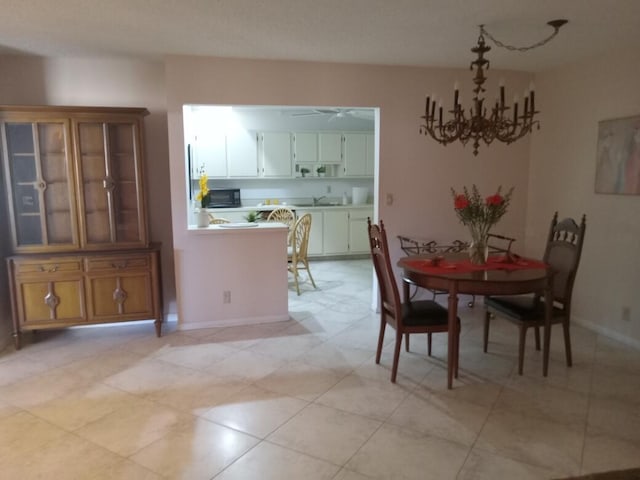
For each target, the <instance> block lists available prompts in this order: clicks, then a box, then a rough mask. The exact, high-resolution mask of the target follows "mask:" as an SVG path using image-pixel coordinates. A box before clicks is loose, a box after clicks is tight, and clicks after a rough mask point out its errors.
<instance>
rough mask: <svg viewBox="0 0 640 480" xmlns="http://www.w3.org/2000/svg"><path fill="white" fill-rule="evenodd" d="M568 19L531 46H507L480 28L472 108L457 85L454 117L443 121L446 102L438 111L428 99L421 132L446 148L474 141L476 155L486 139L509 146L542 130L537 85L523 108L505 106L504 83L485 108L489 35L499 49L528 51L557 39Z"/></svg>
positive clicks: (553, 24) (526, 96)
mask: <svg viewBox="0 0 640 480" xmlns="http://www.w3.org/2000/svg"><path fill="white" fill-rule="evenodd" d="M565 23H567V20H552V21H550V22H548V23H547V25H549V26H551V27H553V33H552V34H551V35H550V36H549V37H547V38H546V39H544V40H541V41H539V42H537V43H535V44H533V45H531V46H527V47H514V46H512V45H505V44H504V43H502V42H499V41H498V40H496V39H495V38H493V37H492V36H491V35H490V34H489V33H488V32H487V31H486V30H485V28H484V25H480V27H479V28H480V36H479V37H478V44H477V45H476V46H475V47H473V48H472V49H471V51H472V52H473V53H475V54H476V55H477V56H478V58H476V59H475V60H474V61H473V62H471V66H470V67H469V69H470V70H473V69H474V68H475V69H476V70H475V76H474V77H473V83H474V84H475V88H474V89H473V93H474V96H473V98H472V102H471V107H470V108H469V109H468V110H467V111H465V109H464V107H463V106H462V98H461V96H460V95H459V93H458V83H457V82H456V83H455V84H454V94H453V109H452V110H449V112H448V113H449V114H450V115H451V118H450V119H449V120H446V119H443V112H442V102H439V106H438V108H437V112H436V99H435V98H431V97H427V100H426V104H425V108H424V115H423V116H422V117H420V118H421V119H423V120H424V123H423V124H422V125H420V133H422V134H424V135H430V136H431V137H432V138H433V139H434V140H435V141H437V142H438V143H441V144H442V145H447V144H449V143H451V142H454V141H456V140H460V142H462V144H463V145H466V144H467V142H468V141H469V140H473V154H474V155H477V154H478V147H479V146H480V141H481V140H482V141H483V142H484V143H485V144H486V145H489V144H491V142H493V141H494V140H499V141H500V142H504V143H506V144H510V143H512V142H515V141H516V140H518V139H520V138H522V137H524V136H525V135H526V134H527V133H530V132H531V131H532V130H533V127H534V126H535V127H536V128H540V123H539V122H538V120H536V115H537V114H538V113H540V112H539V111H537V110H536V104H535V92H534V89H533V84H532V85H531V86H530V88H529V90H528V91H525V94H524V99H523V105H522V108H521V107H520V104H519V101H518V97H517V96H516V97H515V98H514V101H513V106H512V107H509V106H507V105H505V101H504V84H503V82H502V81H500V85H499V90H500V91H499V96H498V98H496V100H495V102H494V104H493V105H491V106H489V105H485V97H484V92H485V89H484V87H483V85H484V82H485V81H486V80H487V77H485V71H486V70H488V69H489V60H487V59H486V58H484V55H485V53H487V52H488V51H489V50H491V47H490V46H488V45H486V44H485V40H484V37H485V35H486V36H487V37H488V38H490V39H491V40H492V41H493V42H494V43H495V44H496V45H498V46H499V47H503V48H506V49H508V50H518V51H526V50H531V49H533V48H536V47H539V46H541V45H544V44H545V43H547V42H548V41H549V40H551V39H552V38H553V37H555V36H556V35H557V33H558V30H560V27H562V26H563V25H564V24H565Z"/></svg>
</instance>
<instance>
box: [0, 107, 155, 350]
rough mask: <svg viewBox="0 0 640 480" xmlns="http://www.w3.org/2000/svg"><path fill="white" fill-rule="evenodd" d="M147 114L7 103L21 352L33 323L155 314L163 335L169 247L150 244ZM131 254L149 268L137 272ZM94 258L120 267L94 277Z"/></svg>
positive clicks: (13, 280)
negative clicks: (163, 263) (164, 263)
mask: <svg viewBox="0 0 640 480" xmlns="http://www.w3.org/2000/svg"><path fill="white" fill-rule="evenodd" d="M147 114H148V111H147V110H146V109H144V108H108V107H52V106H12V105H7V106H0V134H1V136H2V164H3V169H4V179H5V185H6V189H5V191H6V195H7V199H6V201H7V205H8V219H9V226H10V232H9V235H8V236H9V237H10V238H11V254H10V255H9V256H8V257H7V266H8V272H9V290H10V295H11V305H12V321H13V327H14V332H13V334H14V339H15V345H16V348H20V335H21V331H22V330H25V329H26V330H29V329H31V330H34V329H42V328H58V327H63V326H70V325H81V324H86V323H104V322H107V321H108V322H114V321H125V320H126V321H128V320H148V319H155V321H156V333H157V335H158V336H159V335H160V327H161V322H162V311H161V310H162V306H161V305H162V304H161V296H160V268H159V263H158V262H159V260H158V259H159V248H160V247H159V245H155V246H150V242H149V238H148V226H147V212H146V197H145V189H144V187H145V185H144V165H143V163H144V135H143V126H144V124H143V120H144V116H145V115H147ZM132 255H133V256H137V257H140V258H142V257H144V259H145V260H144V262H143V263H144V266H140V265H136V266H135V268H133V265H132V264H131V263H130V257H131V256H132ZM94 256H102V257H105V258H108V259H109V261H110V262H112V263H113V265H119V266H121V267H118V272H117V273H113V272H112V273H110V274H109V275H106V274H104V273H101V274H99V275H98V274H96V275H93V273H91V274H90V273H89V270H87V268H88V267H87V265H92V263H91V262H92V260H91V259H92V258H94ZM105 261H106V260H105ZM87 262H89V263H87ZM114 268H116V267H114ZM91 272H93V269H91ZM107 277H109V279H108V280H107ZM122 295H125V296H124V297H122ZM110 302H111V304H113V302H116V304H115V305H111V306H109V307H106V305H108V304H109V303H110ZM143 304H144V306H142V305H143Z"/></svg>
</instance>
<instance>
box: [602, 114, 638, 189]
mask: <svg viewBox="0 0 640 480" xmlns="http://www.w3.org/2000/svg"><path fill="white" fill-rule="evenodd" d="M595 191H596V193H616V194H628V195H640V115H637V116H634V117H626V118H616V119H613V120H603V121H601V122H599V123H598V147H597V159H596V185H595Z"/></svg>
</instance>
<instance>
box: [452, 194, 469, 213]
mask: <svg viewBox="0 0 640 480" xmlns="http://www.w3.org/2000/svg"><path fill="white" fill-rule="evenodd" d="M468 206H469V199H468V198H467V197H466V195H462V194H460V195H456V198H455V199H454V201H453V207H454V208H455V209H456V210H463V209H465V208H467V207H468Z"/></svg>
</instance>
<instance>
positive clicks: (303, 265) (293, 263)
mask: <svg viewBox="0 0 640 480" xmlns="http://www.w3.org/2000/svg"><path fill="white" fill-rule="evenodd" d="M274 211H275V210H274ZM310 232H311V214H310V213H307V214H305V215H302V216H301V217H300V218H299V219H298V220H297V221H296V223H295V225H294V227H293V229H292V230H291V235H290V237H291V245H290V246H289V247H288V248H287V253H288V268H289V271H290V272H291V273H292V274H293V281H294V282H295V285H296V291H297V292H298V295H300V285H299V282H298V275H299V271H300V270H306V271H307V275H308V276H309V280H311V284H312V285H313V288H318V287H316V282H314V280H313V276H312V275H311V270H310V269H309V260H308V258H307V248H308V246H309V233H310Z"/></svg>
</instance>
